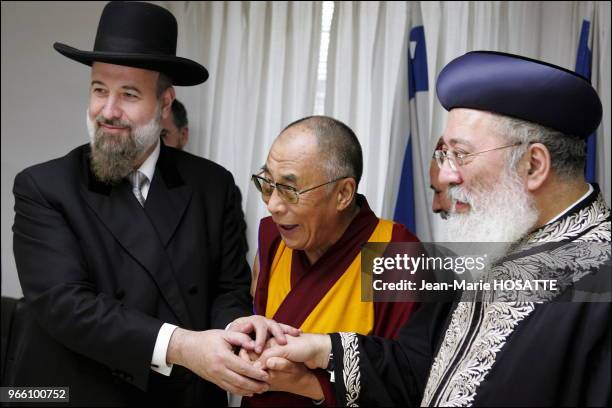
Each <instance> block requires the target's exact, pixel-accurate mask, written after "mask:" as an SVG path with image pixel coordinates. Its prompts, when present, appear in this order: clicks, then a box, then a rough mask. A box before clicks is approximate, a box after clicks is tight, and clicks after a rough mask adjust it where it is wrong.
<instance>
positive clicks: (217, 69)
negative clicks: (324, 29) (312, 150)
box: [161, 1, 322, 262]
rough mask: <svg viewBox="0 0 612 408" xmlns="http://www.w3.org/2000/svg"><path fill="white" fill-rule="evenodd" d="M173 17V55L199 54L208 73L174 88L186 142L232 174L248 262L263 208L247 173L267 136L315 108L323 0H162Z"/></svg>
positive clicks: (263, 153)
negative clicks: (185, 121) (183, 110)
mask: <svg viewBox="0 0 612 408" xmlns="http://www.w3.org/2000/svg"><path fill="white" fill-rule="evenodd" d="M161 4H162V5H163V6H165V7H167V8H168V9H169V10H170V11H171V12H172V13H173V14H174V15H175V16H176V18H177V21H178V25H179V39H178V42H179V47H178V49H177V53H178V55H181V56H187V57H189V58H193V59H195V60H196V61H198V62H201V63H202V64H203V65H204V66H206V68H207V69H208V71H209V73H210V78H209V79H208V81H207V82H205V83H204V84H203V85H201V86H197V87H185V88H178V90H177V96H178V98H179V99H181V100H182V101H183V102H184V103H185V106H186V107H187V111H188V115H189V126H190V135H191V136H190V142H189V144H188V146H187V150H188V151H190V152H192V153H195V154H197V155H200V156H203V157H206V158H208V159H210V160H213V161H215V162H217V163H219V164H221V165H223V166H224V167H225V168H227V169H228V170H229V171H231V172H232V174H233V175H234V178H235V181H236V184H237V185H238V187H239V188H240V190H241V192H242V195H243V201H242V203H243V208H244V210H245V216H246V221H247V226H248V228H247V239H248V242H249V255H248V256H249V262H252V260H253V259H254V256H255V251H256V249H257V229H258V226H259V220H260V219H261V218H263V217H265V216H267V215H269V214H268V212H267V210H266V208H265V206H264V204H263V202H262V201H261V198H260V195H259V193H258V192H257V190H255V188H254V187H253V186H251V182H250V175H251V174H252V173H255V172H256V171H257V170H258V169H259V167H261V166H262V165H263V164H264V163H265V160H266V157H267V153H268V150H269V149H270V146H271V144H272V141H273V139H274V138H275V137H276V136H277V135H278V133H279V132H280V130H281V129H282V128H283V127H284V126H285V125H287V124H289V123H290V122H292V121H294V120H296V119H298V118H301V117H304V116H308V115H312V114H313V111H314V101H315V94H316V81H317V64H318V57H319V44H320V36H321V29H320V27H321V9H322V2H298V1H295V2H275V1H260V2H233V1H227V2H220V1H219V2H217V1H214V2H161Z"/></svg>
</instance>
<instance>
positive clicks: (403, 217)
mask: <svg viewBox="0 0 612 408" xmlns="http://www.w3.org/2000/svg"><path fill="white" fill-rule="evenodd" d="M414 214H415V211H414V175H413V172H412V137H410V139H408V144H407V145H406V152H405V153H404V162H403V164H402V177H401V178H400V185H399V192H398V194H397V204H396V205H395V214H394V215H393V219H394V220H395V221H397V222H399V223H401V224H404V225H405V226H406V228H408V229H409V230H410V231H411V232H413V233H416V217H415V215H414Z"/></svg>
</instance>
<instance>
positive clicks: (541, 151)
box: [525, 143, 551, 192]
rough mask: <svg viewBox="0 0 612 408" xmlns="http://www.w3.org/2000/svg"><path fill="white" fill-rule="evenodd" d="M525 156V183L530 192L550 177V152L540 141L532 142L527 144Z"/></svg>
mask: <svg viewBox="0 0 612 408" xmlns="http://www.w3.org/2000/svg"><path fill="white" fill-rule="evenodd" d="M525 158H526V166H527V172H526V175H525V177H526V182H527V183H526V185H527V190H529V191H530V192H533V191H536V190H538V189H539V188H540V187H541V186H542V184H544V182H545V181H546V179H548V178H549V177H550V172H551V168H550V165H551V162H550V152H549V151H548V149H547V148H546V146H544V145H543V144H542V143H533V144H532V145H530V146H529V149H528V150H527V153H526V154H525Z"/></svg>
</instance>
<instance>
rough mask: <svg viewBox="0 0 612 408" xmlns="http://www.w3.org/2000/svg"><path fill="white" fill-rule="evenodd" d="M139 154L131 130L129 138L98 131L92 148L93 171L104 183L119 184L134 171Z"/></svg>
mask: <svg viewBox="0 0 612 408" xmlns="http://www.w3.org/2000/svg"><path fill="white" fill-rule="evenodd" d="M139 153H141V152H140V149H138V147H137V146H136V142H135V141H134V135H133V134H132V130H131V129H130V133H129V135H128V136H127V137H124V136H118V135H113V134H108V133H104V132H103V131H102V129H98V130H97V131H96V137H95V141H94V144H93V146H92V148H91V171H92V172H93V174H94V175H95V176H96V178H97V179H98V180H99V181H101V182H103V183H106V184H111V185H114V184H118V183H119V182H121V180H123V179H124V178H125V177H126V176H127V175H128V174H129V173H130V172H131V171H132V170H133V166H134V161H135V160H136V158H137V156H138V155H139Z"/></svg>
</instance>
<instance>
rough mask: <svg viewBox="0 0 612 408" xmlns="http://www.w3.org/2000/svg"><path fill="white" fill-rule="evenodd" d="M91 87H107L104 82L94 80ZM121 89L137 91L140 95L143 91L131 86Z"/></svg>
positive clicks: (124, 86)
mask: <svg viewBox="0 0 612 408" xmlns="http://www.w3.org/2000/svg"><path fill="white" fill-rule="evenodd" d="M91 85H92V86H93V85H102V86H106V84H105V83H104V82H102V81H98V80H97V79H94V80H93V81H91ZM121 89H124V90H127V91H136V92H138V93H140V94H141V93H142V91H141V90H140V89H138V88H137V87H135V86H131V85H123V86H122V87H121Z"/></svg>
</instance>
